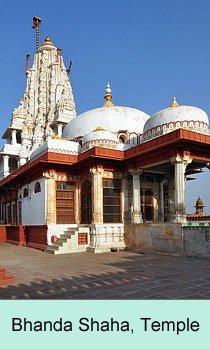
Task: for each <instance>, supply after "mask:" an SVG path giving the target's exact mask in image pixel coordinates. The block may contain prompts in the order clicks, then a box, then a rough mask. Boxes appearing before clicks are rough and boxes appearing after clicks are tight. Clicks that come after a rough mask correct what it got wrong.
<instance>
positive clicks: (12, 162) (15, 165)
mask: <svg viewBox="0 0 210 349" xmlns="http://www.w3.org/2000/svg"><path fill="white" fill-rule="evenodd" d="M17 168H18V161H17V158H16V157H12V156H11V157H10V158H9V172H10V173H11V172H13V171H15V170H16V169H17Z"/></svg>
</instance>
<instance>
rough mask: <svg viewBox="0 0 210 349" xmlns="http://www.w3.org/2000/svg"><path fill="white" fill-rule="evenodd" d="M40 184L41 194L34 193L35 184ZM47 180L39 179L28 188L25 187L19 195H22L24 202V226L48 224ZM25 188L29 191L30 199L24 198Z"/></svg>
mask: <svg viewBox="0 0 210 349" xmlns="http://www.w3.org/2000/svg"><path fill="white" fill-rule="evenodd" d="M36 182H39V183H40V185H41V192H39V193H34V187H35V183H36ZM45 182H46V180H45V179H44V178H40V179H37V180H36V181H33V182H31V183H30V184H28V185H27V186H26V185H25V186H23V187H22V188H21V190H20V191H19V193H18V197H20V194H21V197H22V198H21V200H20V199H19V200H18V201H21V202H22V225H43V224H45V223H46V217H45V216H46V203H45V201H46V195H45V192H46V183H45ZM24 188H27V189H28V192H29V195H28V197H26V198H24V197H23V191H24Z"/></svg>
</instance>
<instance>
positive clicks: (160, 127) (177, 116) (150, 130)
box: [144, 98, 209, 138]
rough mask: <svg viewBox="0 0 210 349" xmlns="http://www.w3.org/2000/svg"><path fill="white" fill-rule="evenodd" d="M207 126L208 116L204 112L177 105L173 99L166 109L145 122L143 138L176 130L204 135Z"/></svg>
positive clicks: (195, 108) (192, 107)
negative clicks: (188, 130) (185, 130)
mask: <svg viewBox="0 0 210 349" xmlns="http://www.w3.org/2000/svg"><path fill="white" fill-rule="evenodd" d="M208 125H209V120H208V115H207V114H206V112H205V111H204V110H202V109H200V108H198V107H194V106H186V105H179V104H178V103H177V101H176V98H174V99H173V101H172V103H171V105H170V106H169V107H168V108H166V109H163V110H161V111H159V112H157V113H155V114H154V115H152V116H151V118H149V119H148V120H147V122H146V123H145V126H144V138H146V137H147V136H149V135H150V136H151V134H154V136H156V137H157V133H158V132H161V131H164V130H165V131H166V132H170V131H173V130H174V129H177V128H187V129H190V130H192V131H193V130H195V131H196V132H201V133H203V132H204V133H206V131H207V130H208ZM159 135H161V134H159ZM150 138H151V137H150Z"/></svg>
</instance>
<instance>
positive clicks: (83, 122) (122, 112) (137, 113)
mask: <svg viewBox="0 0 210 349" xmlns="http://www.w3.org/2000/svg"><path fill="white" fill-rule="evenodd" d="M148 119H149V115H147V114H146V113H144V112H142V111H141V110H138V109H134V108H128V107H117V106H109V107H102V108H97V109H93V110H89V111H87V112H85V113H83V114H80V115H79V116H76V117H75V118H74V119H73V120H71V121H70V122H69V124H68V125H66V127H65V128H64V131H63V137H64V138H68V139H75V138H78V137H80V136H81V137H83V136H85V135H86V134H88V133H90V132H91V131H92V130H95V129H96V128H97V127H99V126H100V127H101V128H104V129H107V130H109V131H112V132H118V131H122V130H123V131H128V132H136V133H140V134H142V133H143V128H144V124H145V122H146V121H147V120H148Z"/></svg>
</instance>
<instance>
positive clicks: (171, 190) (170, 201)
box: [167, 174, 175, 222]
mask: <svg viewBox="0 0 210 349" xmlns="http://www.w3.org/2000/svg"><path fill="white" fill-rule="evenodd" d="M174 216H175V208H174V174H173V176H172V175H171V176H170V177H169V178H168V220H167V221H168V222H173V221H174Z"/></svg>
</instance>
